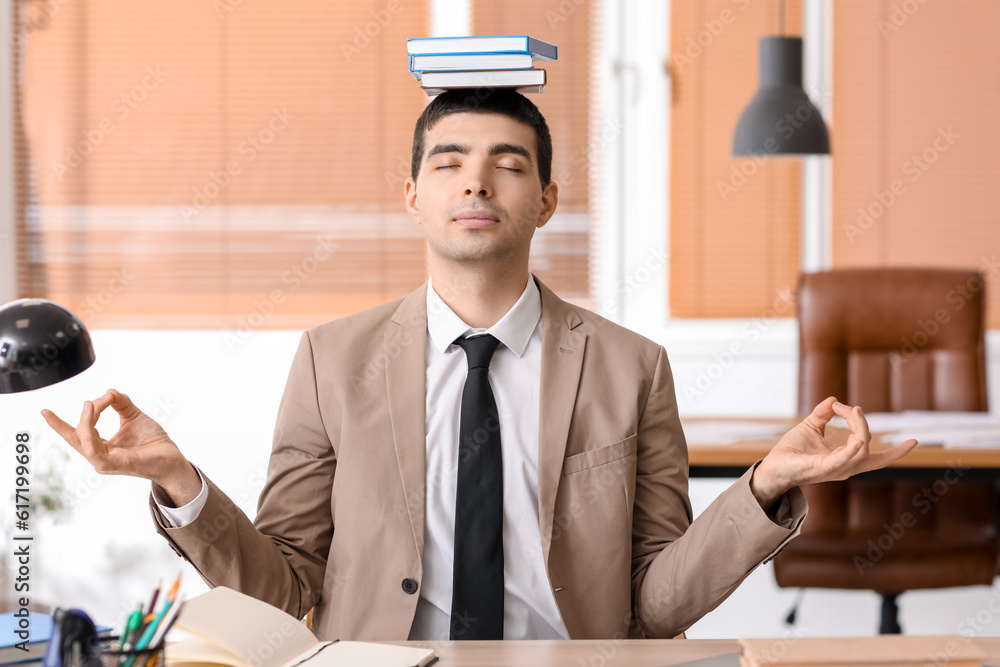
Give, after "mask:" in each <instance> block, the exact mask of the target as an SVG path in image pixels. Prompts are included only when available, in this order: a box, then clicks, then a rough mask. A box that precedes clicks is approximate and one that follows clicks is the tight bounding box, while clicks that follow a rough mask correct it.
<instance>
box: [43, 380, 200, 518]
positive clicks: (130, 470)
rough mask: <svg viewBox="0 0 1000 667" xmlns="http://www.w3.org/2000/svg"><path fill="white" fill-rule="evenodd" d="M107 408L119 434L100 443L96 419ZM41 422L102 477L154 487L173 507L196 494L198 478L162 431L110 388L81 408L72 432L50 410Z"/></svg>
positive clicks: (44, 411)
mask: <svg viewBox="0 0 1000 667" xmlns="http://www.w3.org/2000/svg"><path fill="white" fill-rule="evenodd" d="M109 405H110V406H111V407H113V408H114V409H115V411H116V412H117V413H118V416H119V417H120V418H121V424H120V425H119V427H118V432H117V433H115V434H114V435H113V436H111V439H110V440H104V439H103V438H101V435H100V434H99V433H98V432H97V428H96V425H97V420H98V418H99V417H100V416H101V413H102V412H103V411H104V410H105V409H106V408H107V407H108V406H109ZM42 417H44V418H45V421H46V422H47V423H48V425H49V426H51V427H52V429H53V430H55V432H56V433H58V434H59V435H60V436H62V438H63V440H65V441H66V442H68V443H69V444H70V446H71V447H73V449H75V450H76V451H78V452H80V453H81V454H83V456H84V458H86V459H87V460H88V461H89V462H90V464H91V465H92V466H94V470H96V471H97V472H99V473H101V474H102V475H131V476H133V477H143V478H145V479H148V480H151V481H152V482H153V483H154V484H157V485H159V486H160V487H161V488H162V489H163V491H164V492H165V493H166V495H167V496H169V497H170V500H171V501H173V503H174V505H175V506H176V507H180V506H182V505H186V504H188V503H189V502H191V501H192V500H194V499H195V497H197V495H198V493H199V492H200V491H201V478H200V477H199V476H198V471H197V470H195V469H194V467H193V466H192V465H191V463H190V462H188V460H187V459H186V458H184V455H183V454H181V451H180V449H178V448H177V445H175V444H174V441H173V440H171V439H170V438H169V437H168V436H167V434H166V432H165V431H164V430H163V428H162V427H161V426H160V425H159V424H157V423H156V422H155V421H153V420H152V419H151V418H150V417H149V416H148V415H146V413H144V412H143V411H142V410H140V409H139V408H137V407H136V406H135V404H134V403H132V401H131V399H129V397H128V396H126V395H125V394H122V393H121V392H118V391H116V390H114V389H109V390H108V391H107V393H105V394H104V395H103V396H101V397H100V398H98V399H97V400H95V401H86V402H84V404H83V414H81V415H80V425H79V426H77V427H76V428H73V427H72V426H70V425H69V424H67V423H66V422H64V421H63V420H62V419H60V418H59V417H57V416H56V414H55V413H54V412H52V411H50V410H42Z"/></svg>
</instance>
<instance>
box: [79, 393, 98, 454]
mask: <svg viewBox="0 0 1000 667" xmlns="http://www.w3.org/2000/svg"><path fill="white" fill-rule="evenodd" d="M96 423H97V416H96V413H95V410H94V404H93V403H92V402H91V401H84V402H83V412H82V413H80V425H79V426H77V427H76V437H77V438H79V439H80V445H81V447H82V448H83V455H84V456H86V457H87V459H88V460H93V459H95V458H97V457H98V456H101V455H103V454H104V453H105V452H104V451H102V448H101V446H100V445H101V436H100V434H99V433H98V432H97V429H96V428H94V425H95V424H96Z"/></svg>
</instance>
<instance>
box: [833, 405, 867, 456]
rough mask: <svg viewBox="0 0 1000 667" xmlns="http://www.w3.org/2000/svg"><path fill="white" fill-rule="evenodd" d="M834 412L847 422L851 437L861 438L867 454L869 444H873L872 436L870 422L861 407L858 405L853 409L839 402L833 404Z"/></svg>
mask: <svg viewBox="0 0 1000 667" xmlns="http://www.w3.org/2000/svg"><path fill="white" fill-rule="evenodd" d="M833 411H834V412H835V413H836V414H837V415H839V416H841V417H843V418H844V419H845V420H846V421H847V425H848V426H849V427H850V428H851V435H853V436H854V437H857V438H860V439H861V440H862V441H863V442H864V446H865V448H866V452H867V447H868V443H869V442H871V439H872V435H871V432H869V430H868V420H867V419H865V413H864V412H863V411H862V410H861V406H858V405H856V406H854V407H851V406H849V405H844V404H843V403H839V402H837V403H834V404H833Z"/></svg>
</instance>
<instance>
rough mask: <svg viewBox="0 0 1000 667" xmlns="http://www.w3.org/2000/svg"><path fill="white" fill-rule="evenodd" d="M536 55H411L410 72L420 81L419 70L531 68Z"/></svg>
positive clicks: (452, 70) (526, 53)
mask: <svg viewBox="0 0 1000 667" xmlns="http://www.w3.org/2000/svg"><path fill="white" fill-rule="evenodd" d="M534 61H535V56H534V54H532V53H528V52H527V51H525V52H524V53H473V54H456V55H443V56H439V55H434V56H410V73H411V74H413V75H414V77H416V79H417V80H418V81H419V80H420V77H419V76H417V74H418V73H419V72H443V71H450V72H454V71H469V70H510V69H531V68H532V67H534V66H535V64H534Z"/></svg>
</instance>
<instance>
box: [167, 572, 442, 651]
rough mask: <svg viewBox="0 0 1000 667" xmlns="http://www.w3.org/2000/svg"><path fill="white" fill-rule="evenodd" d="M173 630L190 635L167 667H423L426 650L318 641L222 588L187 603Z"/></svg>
mask: <svg viewBox="0 0 1000 667" xmlns="http://www.w3.org/2000/svg"><path fill="white" fill-rule="evenodd" d="M174 627H177V628H180V629H181V630H183V631H185V632H188V633H190V634H191V635H193V636H192V637H188V638H187V639H184V640H183V641H180V642H177V643H176V644H169V645H168V646H167V649H166V658H167V665H168V666H176V667H194V666H195V665H199V666H203V667H219V666H220V665H223V666H227V667H293V666H295V665H299V664H300V663H306V664H305V665H303V667H340V666H341V665H343V666H348V665H350V666H354V665H377V666H379V667H425V666H426V665H429V664H431V663H432V662H434V661H435V660H436V659H437V658H436V657H435V655H434V651H432V650H431V649H427V648H415V647H411V646H397V645H393V644H378V643H372V642H355V641H332V642H330V641H327V642H321V641H320V640H318V639H317V638H316V636H315V635H313V633H312V632H310V631H309V629H308V628H307V627H306V626H305V625H303V624H302V623H301V622H299V620H298V619H296V618H295V617H294V616H291V615H289V614H286V613H285V612H284V611H282V610H281V609H278V608H277V607H273V606H271V605H269V604H267V603H266V602H261V601H260V600H257V599H256V598H252V597H250V596H249V595H244V594H243V593H239V592H237V591H234V590H233V589H231V588H226V587H225V586H218V587H216V588H213V589H212V590H210V591H209V592H207V593H204V594H202V595H199V596H198V597H196V598H193V599H191V600H188V601H186V602H185V603H184V606H183V607H182V608H181V612H180V615H179V616H178V617H177V622H176V623H175V624H174Z"/></svg>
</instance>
